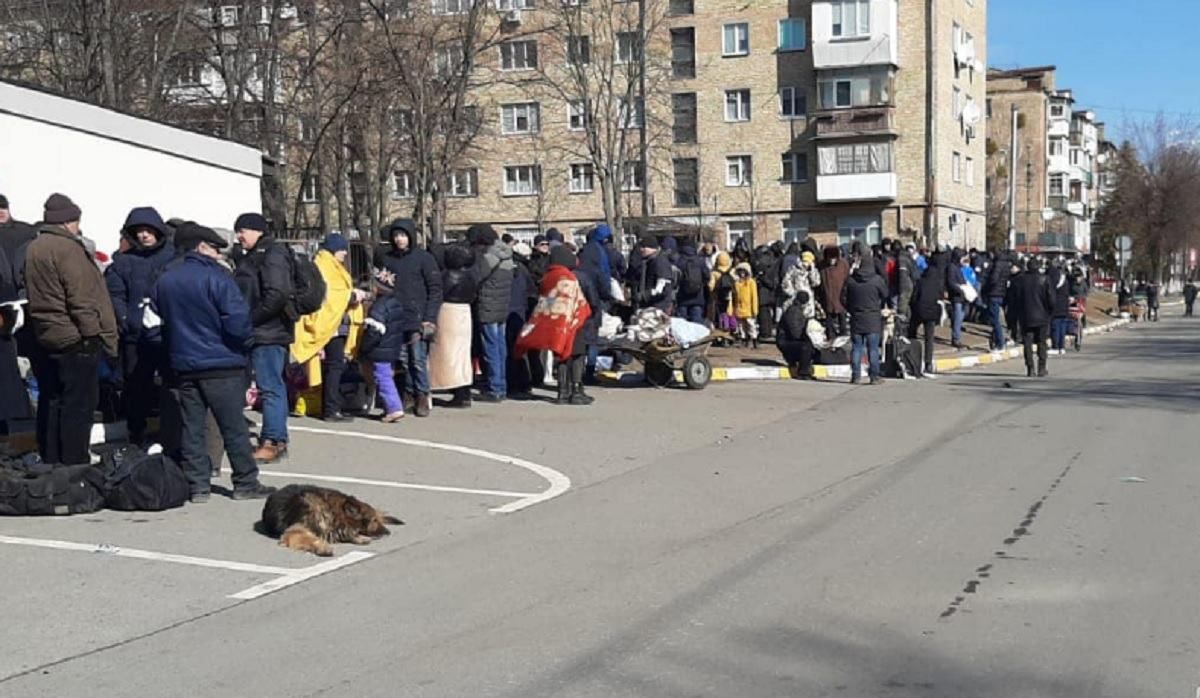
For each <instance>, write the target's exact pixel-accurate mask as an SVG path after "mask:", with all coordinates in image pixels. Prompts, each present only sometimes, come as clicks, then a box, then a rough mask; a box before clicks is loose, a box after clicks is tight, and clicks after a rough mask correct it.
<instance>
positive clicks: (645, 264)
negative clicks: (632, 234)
mask: <svg viewBox="0 0 1200 698" xmlns="http://www.w3.org/2000/svg"><path fill="white" fill-rule="evenodd" d="M638 250H639V251H640V252H641V260H640V263H639V264H638V266H637V270H636V271H635V270H634V269H632V268H631V270H630V273H631V275H634V274H636V275H637V278H635V279H634V280H633V289H632V290H633V300H634V303H636V305H637V307H638V308H639V309H641V308H658V309H659V310H662V311H664V312H667V313H669V312H670V311H671V309H672V306H674V305H675V273H674V270H673V269H672V267H671V260H670V259H669V257H668V256H667V255H666V254H663V253H662V252H661V251H660V250H659V246H658V238H656V237H654V236H653V235H644V236H642V238H641V240H639V241H638Z"/></svg>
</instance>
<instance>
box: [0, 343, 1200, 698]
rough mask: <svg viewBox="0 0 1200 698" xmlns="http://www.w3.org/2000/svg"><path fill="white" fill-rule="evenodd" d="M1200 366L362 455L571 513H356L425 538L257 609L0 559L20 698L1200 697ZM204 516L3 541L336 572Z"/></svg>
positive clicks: (1110, 353)
mask: <svg viewBox="0 0 1200 698" xmlns="http://www.w3.org/2000/svg"><path fill="white" fill-rule="evenodd" d="M1197 359H1200V321H1197V322H1196V323H1195V324H1193V323H1191V322H1188V323H1186V324H1185V322H1184V321H1183V320H1179V319H1168V320H1164V321H1163V322H1161V323H1158V324H1155V325H1145V324H1143V325H1138V326H1134V327H1132V328H1130V329H1129V330H1125V331H1121V332H1117V333H1114V334H1112V335H1109V336H1106V337H1103V338H1095V339H1092V340H1091V341H1090V342H1089V344H1088V346H1086V347H1085V350H1084V352H1083V353H1081V354H1078V355H1074V354H1073V355H1070V356H1066V357H1062V358H1059V357H1052V358H1051V367H1050V369H1051V377H1050V378H1049V379H1046V380H1040V381H1037V380H1027V379H1025V378H1024V377H1023V375H1024V370H1023V367H1022V366H1021V365H1020V362H1019V361H1017V362H1008V363H1006V364H1001V365H998V366H989V367H986V368H981V369H978V370H974V371H968V372H964V373H960V374H955V375H953V376H943V377H941V378H940V379H939V380H937V381H928V382H926V381H922V382H902V381H892V382H889V383H888V384H887V385H885V386H882V387H878V388H871V387H859V388H853V389H851V388H850V387H849V386H846V385H840V384H839V385H832V384H824V385H813V384H792V383H780V382H776V383H770V384H746V383H743V384H726V385H714V386H712V387H710V388H709V389H708V390H706V391H704V392H703V393H689V392H685V391H677V390H664V391H656V390H652V389H611V390H604V391H598V393H597V394H598V397H599V401H598V402H597V404H596V405H595V406H594V407H593V408H591V409H583V408H559V407H553V406H550V405H544V404H507V405H502V406H499V407H492V406H480V407H479V408H477V409H476V410H473V411H472V413H470V414H464V415H449V414H447V413H444V412H439V413H435V416H434V418H432V419H429V420H422V421H419V422H418V421H406V422H405V423H402V424H401V425H399V426H398V427H397V428H394V429H385V428H384V427H383V426H382V425H378V424H367V423H361V424H356V425H353V427H352V429H354V430H356V431H359V432H361V433H364V434H390V435H395V436H403V437H406V438H412V439H425V440H431V441H437V442H439V443H445V444H456V445H466V446H471V447H475V448H482V449H487V450H489V451H490V452H494V453H497V454H507V455H513V456H519V457H521V458H525V459H528V460H530V461H533V462H536V463H538V464H542V465H546V466H549V467H551V468H554V469H556V470H557V471H560V472H561V473H563V474H565V475H566V476H568V477H569V478H570V479H571V487H570V489H568V490H567V491H566V492H565V493H564V494H562V495H561V496H558V497H556V498H554V499H551V500H549V501H546V502H543V503H539V504H535V505H533V506H530V507H529V508H526V509H524V510H522V511H519V512H516V513H512V514H498V513H490V512H489V509H492V508H496V507H498V506H501V505H503V504H504V503H506V502H510V501H513V499H512V497H509V496H500V495H489V494H472V493H468V492H444V491H424V490H412V489H389V488H386V487H378V486H371V485H346V486H345V487H344V489H347V490H348V491H352V492H354V493H355V494H360V495H362V496H363V497H364V498H367V499H369V500H373V501H375V502H376V503H377V504H379V505H380V506H383V507H384V508H387V509H389V510H391V511H392V512H394V513H396V514H397V515H399V516H401V517H402V518H405V519H407V520H408V522H409V525H408V526H405V527H402V528H399V529H397V530H396V533H395V534H394V535H393V536H391V537H390V538H388V539H385V540H383V541H380V542H378V543H376V544H374V545H373V546H372V547H370V548H368V549H367V550H369V551H371V552H374V553H376V556H375V557H373V558H371V559H369V560H366V561H364V562H361V563H358V564H354V565H350V566H348V567H345V568H343V569H340V570H336V571H334V572H330V573H328V574H326V575H323V576H319V577H316V578H313V579H309V580H307V581H305V582H303V583H300V584H296V585H295V586H291V587H289V588H286V589H283V590H281V591H277V592H275V593H272V594H269V595H265V596H262V597H260V598H256V599H253V600H238V599H231V598H229V595H230V594H232V593H233V592H236V591H238V590H239V589H241V588H242V587H247V586H250V585H252V584H257V583H259V582H261V581H263V579H262V577H261V576H255V575H253V574H246V573H243V572H237V571H231V570H226V569H209V568H204V567H194V566H188V565H178V564H170V563H167V562H160V561H153V560H133V559H124V558H116V557H112V556H106V555H103V554H95V553H81V552H75V551H67V550H57V549H45V548H28V547H23V546H14V545H0V566H2V567H0V568H2V569H4V570H5V572H4V582H5V583H4V587H5V597H6V603H5V604H4V609H5V610H4V613H5V616H6V617H5V619H4V620H3V625H2V626H0V627H3V631H2V632H0V695H3V696H6V697H10V698H17V697H24V696H55V697H62V696H166V695H183V696H189V698H191V697H195V698H200V697H202V696H263V697H267V696H280V697H284V696H286V697H289V698H291V697H298V696H405V697H408V696H412V697H425V696H430V697H450V696H453V697H457V696H464V697H467V696H470V697H478V696H489V697H490V696H497V697H503V698H509V697H511V698H529V697H534V696H547V697H550V696H553V697H556V698H557V697H565V696H570V697H589V698H590V697H596V698H600V697H604V698H617V697H624V696H630V697H633V696H637V697H663V698H675V697H677V696H678V697H680V698H682V697H684V696H720V697H733V696H736V697H743V696H746V697H749V696H798V697H809V696H848V697H858V696H897V697H899V696H914V697H915V696H920V697H923V698H924V697H933V696H944V697H946V698H961V697H963V696H977V697H992V696H995V697H997V698H1000V697H1004V698H1012V697H1014V696H1020V697H1034V696H1071V697H1075V696H1078V697H1079V698H1084V697H1086V698H1095V697H1097V696H1113V697H1133V696H1136V697H1149V696H1163V697H1167V696H1173V697H1177V696H1189V697H1190V696H1193V695H1196V693H1197V686H1200V658H1198V656H1197V651H1198V650H1200V631H1197V630H1196V625H1197V619H1200V595H1198V594H1196V593H1195V589H1196V588H1197V585H1198V584H1200V546H1197V544H1196V540H1197V534H1196V531H1197V529H1198V524H1200V486H1198V481H1200V477H1197V475H1196V471H1197V467H1198V465H1200V458H1197V454H1196V444H1197V434H1198V432H1200V419H1198V418H1197V416H1196V408H1197V406H1198V401H1200V393H1198V392H1197V387H1198V385H1200V365H1198V362H1197ZM296 423H297V424H302V425H306V426H315V425H317V424H316V423H313V422H311V421H304V420H301V421H298V422H296ZM293 451H294V455H293V457H292V460H291V461H290V462H289V463H288V464H286V469H289V470H291V471H292V472H302V473H309V474H312V473H325V474H334V475H335V476H336V475H339V474H340V475H353V476H356V477H359V478H364V479H384V478H392V479H394V480H396V481H404V482H423V483H432V484H438V485H446V486H449V487H457V488H461V489H463V490H481V491H485V492H486V491H492V490H496V491H501V492H506V491H512V492H515V493H518V494H519V493H522V492H527V491H529V492H536V491H538V490H540V489H542V488H543V487H545V486H546V483H544V482H542V481H541V480H540V479H539V478H538V477H536V476H535V475H534V474H531V473H530V472H529V471H527V470H522V469H520V468H513V467H509V466H506V465H505V464H503V463H501V462H496V461H488V460H486V459H483V460H481V459H479V458H474V457H471V456H470V455H469V454H464V453H461V452H445V451H437V450H431V449H429V448H428V447H423V446H420V445H416V444H411V443H410V444H397V443H383V442H377V441H367V440H366V439H364V438H362V437H354V436H350V437H335V436H329V435H322V434H314V433H296V434H294V436H293ZM281 468H284V466H281ZM1130 477H1137V478H1141V479H1142V480H1143V481H1141V482H1124V481H1123V478H1130ZM206 506H207V507H208V508H204V507H185V508H184V509H182V510H179V511H177V512H167V513H164V514H155V515H137V516H132V515H127V514H115V513H111V512H110V513H106V514H104V515H99V516H93V517H78V518H74V519H60V520H37V521H13V522H10V521H4V522H0V533H4V534H9V535H12V536H26V537H30V538H37V539H55V540H67V541H79V542H111V543H113V544H114V545H123V546H131V547H138V548H143V549H148V550H157V551H163V552H174V553H177V554H187V555H197V556H210V557H214V558H215V557H220V558H222V559H228V560H238V561H242V562H248V563H259V564H263V565H279V566H284V567H289V568H290V567H304V566H306V565H310V564H313V563H314V562H315V560H314V559H313V558H308V557H305V556H301V555H298V554H295V553H291V552H289V551H284V550H280V549H278V548H277V547H275V546H274V545H273V543H272V541H270V540H267V539H265V538H262V537H260V536H258V535H257V534H255V533H254V532H253V531H252V530H251V528H250V526H251V524H252V522H253V520H254V518H255V515H256V514H257V505H255V504H249V505H246V504H243V503H234V502H228V501H225V500H214V501H213V502H212V503H210V504H209V505H206ZM338 552H339V555H343V554H345V553H346V552H347V550H345V549H340V550H339V551H338Z"/></svg>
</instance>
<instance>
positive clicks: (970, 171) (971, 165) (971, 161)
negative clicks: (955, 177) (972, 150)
mask: <svg viewBox="0 0 1200 698" xmlns="http://www.w3.org/2000/svg"><path fill="white" fill-rule="evenodd" d="M965 167H966V168H967V176H966V180H967V186H968V187H973V186H975V158H967V161H966V164H965Z"/></svg>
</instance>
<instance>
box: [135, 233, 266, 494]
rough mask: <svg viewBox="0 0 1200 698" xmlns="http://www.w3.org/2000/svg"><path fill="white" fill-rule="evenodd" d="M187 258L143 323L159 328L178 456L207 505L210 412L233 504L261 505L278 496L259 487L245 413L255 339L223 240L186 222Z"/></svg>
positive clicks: (173, 268) (182, 236) (162, 283)
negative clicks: (173, 399) (224, 262)
mask: <svg viewBox="0 0 1200 698" xmlns="http://www.w3.org/2000/svg"><path fill="white" fill-rule="evenodd" d="M175 244H176V245H177V246H178V247H179V249H180V250H181V251H182V252H183V253H184V256H183V258H182V261H181V262H179V263H178V264H172V265H170V266H169V267H168V268H167V269H166V270H165V271H163V273H162V276H160V277H159V278H158V281H157V282H156V283H155V284H154V287H153V289H152V290H151V295H150V307H151V309H153V311H154V312H153V313H151V314H150V315H149V317H148V322H150V323H151V324H155V316H157V318H158V321H159V322H158V324H160V326H161V330H162V332H161V337H162V341H163V344H164V349H165V352H166V355H167V360H168V362H169V364H170V367H171V376H172V381H173V383H174V386H173V387H174V389H175V390H176V392H177V395H178V397H179V407H180V412H181V413H182V438H181V440H180V453H181V460H182V465H183V470H184V473H185V474H186V475H187V479H188V484H189V486H190V487H191V500H192V502H193V503H195V504H201V503H203V502H207V501H208V498H209V495H210V492H211V485H210V480H211V476H212V472H213V463H212V460H211V458H210V456H209V454H208V449H207V444H206V436H207V434H206V431H207V413H208V412H209V411H211V412H212V415H213V417H214V418H215V420H216V423H217V427H218V428H219V429H220V431H221V438H222V440H223V441H224V444H225V452H226V454H228V456H229V464H230V465H231V466H232V468H233V498H234V499H238V500H243V499H262V498H263V497H266V496H267V495H269V494H271V493H272V492H274V491H275V488H274V487H267V486H265V485H263V484H261V483H260V482H259V479H258V464H257V463H256V462H255V459H254V452H253V448H252V446H251V444H250V432H249V430H248V429H247V428H246V420H245V418H244V417H243V416H242V409H243V407H244V406H245V400H246V367H247V365H248V364H249V359H248V354H249V352H250V348H251V345H252V343H253V338H254V329H253V326H252V324H251V321H250V316H251V310H250V306H249V305H248V304H247V303H246V299H245V297H244V296H243V295H242V293H241V291H240V290H239V289H238V286H237V284H236V283H234V281H233V279H231V278H230V277H229V274H228V273H227V272H226V271H225V268H224V267H223V266H221V264H220V262H219V261H218V260H220V257H221V253H220V250H221V249H222V248H224V247H225V246H226V242H225V240H224V239H223V238H222V237H221V236H220V235H218V234H217V233H216V232H215V231H213V230H211V229H209V228H205V227H203V226H199V225H196V224H195V223H185V224H183V225H181V226H179V228H178V229H177V230H176V231H175Z"/></svg>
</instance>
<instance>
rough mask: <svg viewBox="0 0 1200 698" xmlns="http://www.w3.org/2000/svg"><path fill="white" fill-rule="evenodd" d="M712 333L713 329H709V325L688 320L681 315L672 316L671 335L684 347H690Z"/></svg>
mask: <svg viewBox="0 0 1200 698" xmlns="http://www.w3.org/2000/svg"><path fill="white" fill-rule="evenodd" d="M710 334H712V330H710V329H708V326H707V325H702V324H700V323H698V322H688V321H687V320H684V319H683V318H679V317H673V318H671V336H672V337H673V338H674V339H675V342H676V343H677V344H679V345H680V346H682V347H690V346H691V345H693V344H695V343H697V342H702V341H704V340H705V339H706V338H707V337H708V335H710Z"/></svg>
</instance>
